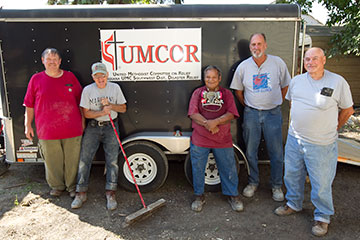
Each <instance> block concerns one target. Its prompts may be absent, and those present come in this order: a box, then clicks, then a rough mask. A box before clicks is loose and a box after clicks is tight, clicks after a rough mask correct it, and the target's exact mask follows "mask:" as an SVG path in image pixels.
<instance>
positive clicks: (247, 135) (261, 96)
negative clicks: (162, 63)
mask: <svg viewBox="0 0 360 240" xmlns="http://www.w3.org/2000/svg"><path fill="white" fill-rule="evenodd" d="M249 48H250V51H251V54H252V56H251V57H249V58H248V59H246V60H244V61H243V62H242V63H240V65H239V66H238V68H237V69H236V71H235V74H234V77H233V80H232V82H231V85H230V88H232V89H234V90H236V92H235V93H236V96H237V98H238V99H239V101H240V103H241V104H242V105H243V106H245V108H244V121H243V136H244V140H245V144H246V158H247V159H248V162H249V169H250V174H249V178H248V181H249V183H248V185H247V186H246V187H245V189H244V190H243V195H244V196H245V197H252V196H254V193H255V191H256V190H257V188H258V185H259V168H258V149H259V144H260V139H261V133H263V135H264V139H265V142H266V148H267V151H268V154H269V158H270V165H271V186H272V198H273V199H274V200H275V201H283V200H284V194H283V192H282V189H281V187H282V184H283V180H282V177H283V143H282V132H281V129H282V115H281V104H282V102H283V99H284V97H285V94H286V91H287V89H288V85H289V82H290V74H289V71H288V69H287V67H286V64H285V62H284V61H283V60H282V59H281V58H280V57H278V56H273V55H270V54H266V53H265V51H266V49H267V43H266V37H265V34H264V33H255V34H252V35H251V37H250V45H249Z"/></svg>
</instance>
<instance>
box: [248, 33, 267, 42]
mask: <svg viewBox="0 0 360 240" xmlns="http://www.w3.org/2000/svg"><path fill="white" fill-rule="evenodd" d="M255 35H261V36H263V38H264V40H265V42H266V36H265V33H253V34H251V36H250V39H249V41H250V42H251V39H252V38H253V36H255Z"/></svg>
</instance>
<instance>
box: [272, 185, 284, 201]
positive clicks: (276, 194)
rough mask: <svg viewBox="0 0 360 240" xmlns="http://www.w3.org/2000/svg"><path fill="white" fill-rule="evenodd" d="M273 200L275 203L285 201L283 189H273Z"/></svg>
mask: <svg viewBox="0 0 360 240" xmlns="http://www.w3.org/2000/svg"><path fill="white" fill-rule="evenodd" d="M272 198H273V199H274V201H277V202H282V201H284V193H283V191H282V190H281V188H273V189H272Z"/></svg>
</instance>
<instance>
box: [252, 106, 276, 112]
mask: <svg viewBox="0 0 360 240" xmlns="http://www.w3.org/2000/svg"><path fill="white" fill-rule="evenodd" d="M245 107H248V108H250V109H253V110H256V111H271V110H274V109H275V108H278V107H280V105H278V106H276V107H274V108H271V109H257V108H253V107H250V106H248V105H245Z"/></svg>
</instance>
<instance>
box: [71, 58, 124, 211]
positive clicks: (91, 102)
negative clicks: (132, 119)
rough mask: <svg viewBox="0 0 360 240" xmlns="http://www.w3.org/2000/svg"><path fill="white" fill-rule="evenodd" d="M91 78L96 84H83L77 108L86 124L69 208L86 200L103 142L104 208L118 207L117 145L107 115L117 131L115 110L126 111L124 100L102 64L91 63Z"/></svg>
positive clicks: (116, 112)
mask: <svg viewBox="0 0 360 240" xmlns="http://www.w3.org/2000/svg"><path fill="white" fill-rule="evenodd" d="M91 70H92V78H93V80H94V81H95V83H92V84H90V85H88V86H86V87H85V88H84V90H83V93H82V95H81V101H80V107H81V108H82V109H83V114H84V117H85V118H87V119H88V120H89V121H88V124H87V127H86V129H85V133H84V136H83V140H82V145H81V152H80V162H79V170H78V176H77V185H76V196H75V199H74V201H73V202H72V203H71V208H80V207H81V206H82V204H83V203H84V202H85V201H86V200H87V194H86V192H87V190H88V183H89V175H90V168H91V162H92V160H93V159H94V156H95V153H96V151H97V150H98V148H99V144H100V143H102V144H103V148H104V152H105V167H106V185H105V189H106V194H105V195H106V200H107V209H109V210H114V209H116V207H117V202H116V198H115V191H116V189H117V181H118V170H119V167H118V154H119V144H118V142H117V139H116V135H115V133H114V130H113V128H112V125H111V122H110V119H109V114H110V115H111V118H112V119H113V122H114V124H115V127H116V130H117V131H118V129H119V127H118V121H117V115H118V112H120V113H124V112H126V104H125V103H126V100H125V97H124V95H123V93H122V91H121V88H120V86H119V85H118V84H115V83H112V82H108V81H107V80H108V75H109V74H108V72H107V70H106V66H105V64H103V63H100V62H97V63H94V64H93V65H92V67H91Z"/></svg>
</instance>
